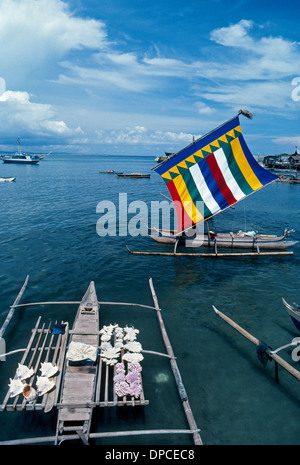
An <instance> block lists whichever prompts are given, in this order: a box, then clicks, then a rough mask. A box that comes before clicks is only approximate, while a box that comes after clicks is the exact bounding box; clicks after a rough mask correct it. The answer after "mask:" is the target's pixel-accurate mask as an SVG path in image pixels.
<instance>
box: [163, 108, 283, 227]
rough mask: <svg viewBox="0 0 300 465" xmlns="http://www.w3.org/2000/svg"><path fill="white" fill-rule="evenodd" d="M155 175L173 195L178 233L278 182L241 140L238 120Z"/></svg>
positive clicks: (168, 162)
mask: <svg viewBox="0 0 300 465" xmlns="http://www.w3.org/2000/svg"><path fill="white" fill-rule="evenodd" d="M154 170H155V171H156V172H157V173H158V174H160V176H162V178H163V179H164V181H165V182H166V184H167V187H168V189H169V192H170V194H171V196H172V199H173V202H174V205H175V211H176V215H177V232H178V233H179V232H182V231H184V230H186V229H188V228H190V227H192V226H193V225H195V224H197V223H199V222H201V221H205V220H207V219H209V218H210V217H212V216H214V215H216V214H217V213H220V212H221V211H223V210H226V209H227V208H228V207H230V206H231V205H234V204H235V203H237V202H240V201H241V200H243V199H244V198H245V197H247V196H248V195H250V194H252V193H253V192H255V191H257V190H259V189H261V188H262V187H265V186H266V185H267V184H270V183H271V182H273V181H275V180H276V179H277V176H275V175H273V174H272V173H270V172H269V171H267V170H265V169H264V168H263V167H261V166H260V165H259V164H258V163H257V161H256V160H255V158H254V157H253V155H252V153H251V152H250V150H249V148H248V147H247V145H246V142H245V140H244V137H243V135H242V130H241V126H240V122H239V116H238V115H237V116H235V117H234V118H232V119H231V120H229V121H227V122H225V123H224V124H223V125H222V126H219V127H218V128H216V129H215V130H213V131H211V132H209V133H208V134H206V135H205V136H203V137H200V138H199V139H197V140H196V141H194V142H193V143H192V144H190V145H188V146H187V147H185V148H183V149H182V150H180V151H179V152H177V153H176V154H174V155H172V156H171V157H170V158H168V159H167V160H166V161H164V162H162V163H161V164H160V165H158V166H156V167H155V168H154Z"/></svg>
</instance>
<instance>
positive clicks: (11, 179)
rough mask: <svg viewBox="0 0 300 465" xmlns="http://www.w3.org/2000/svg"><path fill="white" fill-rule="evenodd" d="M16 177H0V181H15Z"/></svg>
mask: <svg viewBox="0 0 300 465" xmlns="http://www.w3.org/2000/svg"><path fill="white" fill-rule="evenodd" d="M15 180H16V178H12V177H11V178H3V177H0V182H12V181H15Z"/></svg>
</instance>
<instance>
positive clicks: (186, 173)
mask: <svg viewBox="0 0 300 465" xmlns="http://www.w3.org/2000/svg"><path fill="white" fill-rule="evenodd" d="M202 160H203V158H202ZM177 168H178V170H179V172H180V174H181V176H182V178H183V180H184V182H185V185H186V188H187V190H188V192H189V194H190V196H191V198H192V199H193V202H194V204H195V205H196V202H202V204H203V208H204V211H203V213H202V212H201V213H202V214H203V216H204V218H208V217H209V216H211V211H210V210H209V208H208V207H207V205H206V203H205V202H204V201H203V199H202V197H201V195H200V192H199V190H198V188H197V186H196V184H195V181H194V179H193V176H192V175H191V173H190V170H189V169H186V168H181V167H180V166H177ZM200 211H201V210H200Z"/></svg>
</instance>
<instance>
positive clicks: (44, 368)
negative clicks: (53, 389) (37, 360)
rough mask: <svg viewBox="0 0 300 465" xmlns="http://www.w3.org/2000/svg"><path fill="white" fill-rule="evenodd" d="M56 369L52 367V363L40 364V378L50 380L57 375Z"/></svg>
mask: <svg viewBox="0 0 300 465" xmlns="http://www.w3.org/2000/svg"><path fill="white" fill-rule="evenodd" d="M57 371H58V367H57V366H55V365H53V363H49V362H45V363H41V376H46V377H47V378H51V377H52V376H54V375H55V373H57Z"/></svg>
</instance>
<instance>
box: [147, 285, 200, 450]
mask: <svg viewBox="0 0 300 465" xmlns="http://www.w3.org/2000/svg"><path fill="white" fill-rule="evenodd" d="M149 284H150V289H151V293H152V298H153V302H154V305H155V307H156V309H157V312H156V314H157V318H158V321H159V324H160V329H161V333H162V337H163V340H164V343H165V346H166V349H167V352H168V354H169V356H170V363H171V368H172V371H173V374H174V377H175V380H176V384H177V388H178V392H179V396H180V399H181V401H182V405H183V408H184V411H185V415H186V417H187V421H188V423H189V426H190V429H191V430H192V431H193V437H194V443H195V445H198V446H202V445H203V443H202V440H201V437H200V434H199V432H198V431H199V429H198V428H197V425H196V422H195V419H194V416H193V413H192V410H191V407H190V404H189V401H188V397H187V393H186V391H185V387H184V385H183V382H182V379H181V376H180V372H179V369H178V366H177V363H176V359H175V356H174V352H173V349H172V346H171V343H170V340H169V337H168V335H167V331H166V328H165V325H164V322H163V319H162V316H161V311H160V307H159V305H158V300H157V296H156V294H155V290H154V286H153V282H152V278H150V280H149Z"/></svg>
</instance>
